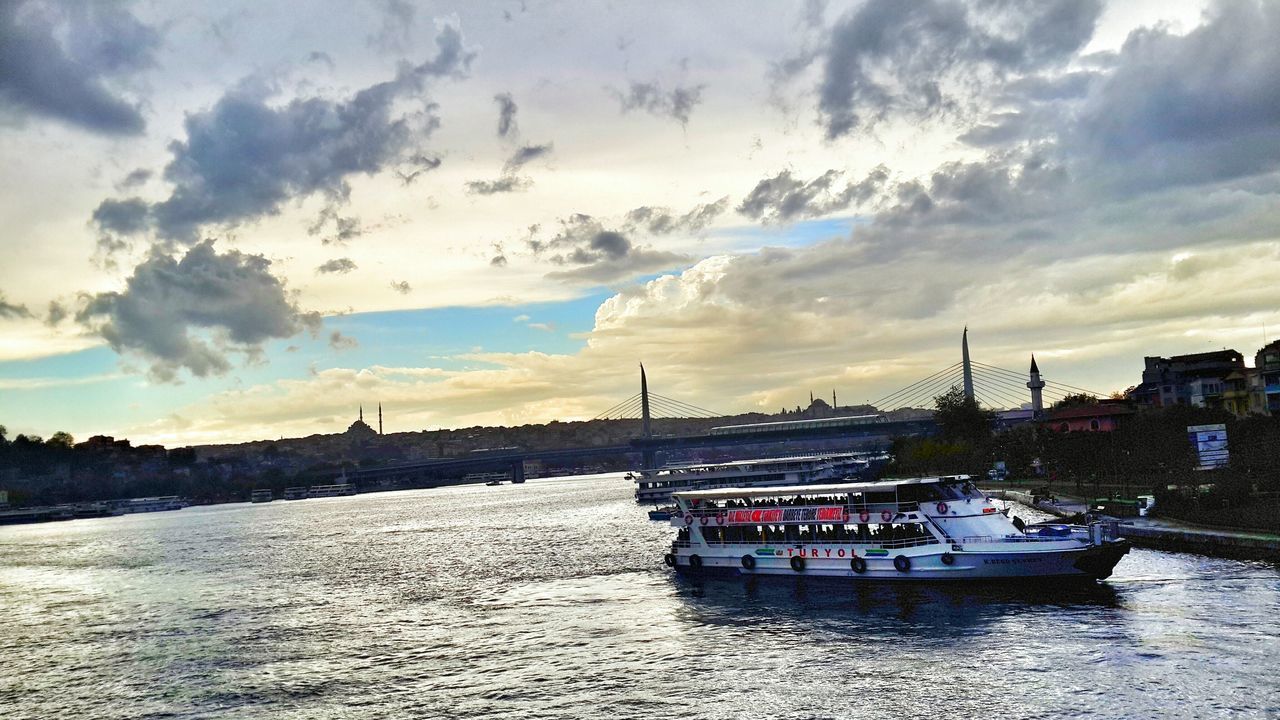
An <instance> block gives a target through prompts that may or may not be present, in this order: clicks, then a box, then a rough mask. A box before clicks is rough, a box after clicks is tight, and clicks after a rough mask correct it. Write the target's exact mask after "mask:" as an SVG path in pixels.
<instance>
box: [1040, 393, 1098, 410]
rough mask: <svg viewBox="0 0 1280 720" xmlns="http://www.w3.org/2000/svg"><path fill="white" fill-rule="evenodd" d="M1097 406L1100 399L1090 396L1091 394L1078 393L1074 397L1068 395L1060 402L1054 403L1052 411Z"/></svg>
mask: <svg viewBox="0 0 1280 720" xmlns="http://www.w3.org/2000/svg"><path fill="white" fill-rule="evenodd" d="M1097 404H1098V398H1097V397H1096V396H1093V395H1090V394H1089V393H1076V394H1074V395H1068V396H1066V397H1064V398H1062V399H1061V400H1059V401H1058V402H1056V403H1054V404H1053V407H1052V408H1050V409H1051V410H1061V409H1063V408H1069V407H1083V406H1087V405H1097Z"/></svg>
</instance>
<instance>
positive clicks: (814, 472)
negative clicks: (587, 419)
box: [626, 453, 874, 505]
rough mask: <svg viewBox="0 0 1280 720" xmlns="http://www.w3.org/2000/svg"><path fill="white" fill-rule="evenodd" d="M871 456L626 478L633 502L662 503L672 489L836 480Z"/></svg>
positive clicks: (682, 466) (717, 465)
mask: <svg viewBox="0 0 1280 720" xmlns="http://www.w3.org/2000/svg"><path fill="white" fill-rule="evenodd" d="M873 459H874V456H870V455H868V454H866V453H826V454H810V455H795V456H789V457H778V458H760V459H756V460H733V461H730V462H701V463H678V464H672V465H667V466H666V467H663V468H661V469H658V470H642V471H638V472H631V473H627V475H626V477H627V478H628V479H630V480H632V481H633V482H635V483H636V502H639V503H644V504H646V505H649V504H653V505H663V504H668V503H670V502H671V494H672V493H673V492H679V491H682V490H692V489H705V488H720V487H763V486H769V485H807V484H809V483H821V482H838V481H840V480H846V479H849V478H853V477H856V476H858V475H859V474H861V473H864V472H866V471H867V470H868V468H870V467H871V464H872V461H873Z"/></svg>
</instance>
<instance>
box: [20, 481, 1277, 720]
mask: <svg viewBox="0 0 1280 720" xmlns="http://www.w3.org/2000/svg"><path fill="white" fill-rule="evenodd" d="M630 492H631V487H630V486H629V483H627V482H625V481H624V480H622V479H621V478H620V477H617V476H614V477H608V478H592V479H556V480H549V481H533V482H530V483H528V484H526V485H524V486H506V487H501V488H486V487H466V488H447V489H439V490H431V491H421V492H407V493H394V494H381V495H365V496H359V497H354V498H333V499H325V500H309V501H303V502H294V503H284V502H274V503H270V504H265V505H252V506H251V505H237V506H222V507H213V508H190V509H187V510H183V511H180V512H177V513H162V514H153V515H134V516H126V517H122V518H105V519H101V520H85V521H74V522H70V523H61V524H56V525H32V526H18V527H5V528H0V613H2V615H0V617H3V618H4V619H5V623H4V625H3V626H2V629H0V657H3V658H4V660H5V662H4V672H3V673H0V717H4V718H21V717H32V718H45V717H69V716H95V717H110V718H134V717H148V716H151V717H159V716H164V717H205V716H214V715H216V716H218V717H270V718H329V717H333V718H338V717H341V718H363V717H370V718H374V717H394V716H425V717H430V716H447V717H486V718H488V717H508V718H527V717H535V716H536V717H586V716H597V715H601V714H609V715H614V716H618V717H648V718H652V717H707V716H714V717H726V716H728V717H765V716H768V717H774V716H777V717H883V716H885V715H895V716H896V715H903V716H908V717H912V716H915V717H925V716H930V717H932V716H937V715H938V714H939V713H942V714H944V715H945V716H948V717H987V716H995V715H1009V716H1014V717H1056V716H1062V717H1067V716H1069V717H1088V716H1093V717H1151V716H1157V715H1160V716H1184V717H1253V716H1256V717H1264V716H1275V715H1276V714H1278V713H1280V689H1278V688H1277V683H1275V681H1274V673H1273V671H1272V669H1271V668H1273V667H1274V665H1275V663H1276V661H1277V660H1278V659H1280V648H1278V647H1277V645H1278V644H1277V643H1276V641H1275V638H1276V636H1277V634H1280V572H1277V569H1276V568H1275V567H1273V566H1269V565H1266V564H1260V563H1246V562H1237V561H1230V560H1217V559H1211V558H1202V557H1198V556H1193V555H1179V554H1171V553H1159V552H1152V551H1143V550H1135V551H1134V552H1133V553H1131V554H1130V555H1129V556H1128V557H1126V558H1125V559H1124V560H1122V561H1121V563H1120V565H1119V566H1118V567H1117V569H1116V574H1115V575H1114V576H1113V577H1112V578H1111V579H1110V580H1109V581H1108V582H1106V583H1103V584H1097V585H1087V584H1083V585H1082V584H1067V585H1050V584H1043V585H1037V584H1030V585H1027V584H1000V585H977V584H956V585H925V584H912V583H892V584H884V585H872V584H861V585H860V584H856V583H854V582H852V581H831V580H812V579H810V580H801V579H776V580H774V579H765V580H762V581H758V582H746V581H730V580H707V581H703V582H690V581H688V580H683V579H679V578H677V577H675V576H673V575H672V574H670V572H669V571H668V570H667V569H666V568H665V567H664V566H663V565H662V563H661V556H662V553H663V552H664V551H665V545H666V543H667V542H669V540H670V535H671V530H670V529H669V528H667V527H665V526H662V525H659V524H656V523H649V522H648V521H647V520H646V519H645V513H644V512H643V508H639V507H637V506H636V505H635V504H634V503H633V502H632V500H631V496H630Z"/></svg>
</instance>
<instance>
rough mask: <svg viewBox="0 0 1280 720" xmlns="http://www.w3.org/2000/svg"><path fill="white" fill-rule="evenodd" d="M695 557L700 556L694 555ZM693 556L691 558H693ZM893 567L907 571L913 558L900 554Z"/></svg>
mask: <svg viewBox="0 0 1280 720" xmlns="http://www.w3.org/2000/svg"><path fill="white" fill-rule="evenodd" d="M693 557H698V556H697V555H694V556H693ZM692 559H693V558H690V560H692ZM893 567H894V569H895V570H897V571H898V572H900V573H904V572H907V571H909V570H910V569H911V559H910V558H908V557H907V556H906V555H899V556H897V557H895V558H894V559H893Z"/></svg>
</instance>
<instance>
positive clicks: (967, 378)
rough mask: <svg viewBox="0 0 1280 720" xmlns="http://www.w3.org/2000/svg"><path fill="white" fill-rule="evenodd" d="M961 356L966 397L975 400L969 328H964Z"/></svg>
mask: <svg viewBox="0 0 1280 720" xmlns="http://www.w3.org/2000/svg"><path fill="white" fill-rule="evenodd" d="M960 350H961V355H962V356H963V357H964V396H965V398H966V399H968V400H973V399H974V398H973V367H972V366H971V365H970V364H969V326H968V325H965V326H964V337H963V338H962V339H961V341H960Z"/></svg>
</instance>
